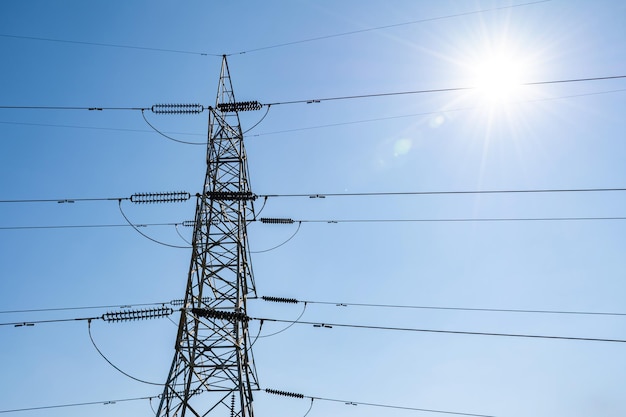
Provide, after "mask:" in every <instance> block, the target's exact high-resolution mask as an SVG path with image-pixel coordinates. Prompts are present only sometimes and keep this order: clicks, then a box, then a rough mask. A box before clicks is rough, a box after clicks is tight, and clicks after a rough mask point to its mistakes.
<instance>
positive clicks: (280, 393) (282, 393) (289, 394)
mask: <svg viewBox="0 0 626 417" xmlns="http://www.w3.org/2000/svg"><path fill="white" fill-rule="evenodd" d="M264 391H265V392H267V393H268V394H272V395H277V396H281V397H291V398H298V399H304V398H308V399H311V400H312V401H315V400H318V401H331V402H339V403H343V404H345V405H351V406H356V405H363V406H368V407H379V408H390V409H396V410H407V411H421V412H427V413H438V414H451V415H457V416H471V417H494V416H491V415H487V414H475V413H463V412H459V411H446V410H435V409H429V408H416V407H407V406H398V405H391V404H377V403H369V402H363V401H351V400H338V399H334V398H325V397H314V396H310V395H304V394H300V393H297V392H289V391H282V390H277V389H271V388H266V389H265V390H264Z"/></svg>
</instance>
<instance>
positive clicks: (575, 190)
mask: <svg viewBox="0 0 626 417" xmlns="http://www.w3.org/2000/svg"><path fill="white" fill-rule="evenodd" d="M615 191H626V188H535V189H522V190H513V189H509V190H451V191H398V192H356V193H313V194H259V195H258V196H259V197H261V198H264V197H272V198H275V197H308V198H326V197H371V196H409V195H455V194H458V195H462V194H535V193H537V194H539V193H589V192H615ZM1 202H2V201H0V203H1Z"/></svg>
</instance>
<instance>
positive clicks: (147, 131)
mask: <svg viewBox="0 0 626 417" xmlns="http://www.w3.org/2000/svg"><path fill="white" fill-rule="evenodd" d="M0 124H5V125H18V126H40V127H64V128H68V129H89V130H110V131H114V132H137V133H154V130H148V129H124V128H115V127H102V126H77V125H59V124H52V123H27V122H9V121H0ZM164 133H170V134H175V135H190V136H206V134H205V133H189V132H164Z"/></svg>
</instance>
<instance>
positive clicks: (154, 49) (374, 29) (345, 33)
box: [0, 0, 550, 57]
mask: <svg viewBox="0 0 626 417" xmlns="http://www.w3.org/2000/svg"><path fill="white" fill-rule="evenodd" d="M548 1H550V0H541V1H534V2H529V3H522V4H516V5H511V6H502V7H495V8H491V9H482V10H475V11H471V12H464V13H457V14H453V15H447V16H439V17H432V18H428V19H420V20H413V21H410V22H404V23H396V24H392V25H385V26H377V27H373V28H367V29H360V30H353V31H349V32H342V33H335V34H332V35H324V36H318V37H314V38H308V39H301V40H297V41H292V42H283V43H278V44H274V45H269V46H263V47H259V48H253V49H247V50H243V51H239V52H234V53H230V54H226V55H227V56H231V55H243V54H246V53H251V52H257V51H263V50H267V49H275V48H281V47H284V46H290V45H296V44H302V43H307V42H314V41H319V40H324V39H331V38H338V37H342V36H348V35H354V34H358V33H364V32H371V31H376V30H382V29H390V28H394V27H400V26H408V25H414V24H418V23H425V22H432V21H436V20H443V19H451V18H455V17H462V16H469V15H473V14H480V13H487V12H492V11H497V10H504V9H513V8H516V7H522V6H530V5H533V4H539V3H545V2H548ZM0 37H3V38H10V39H24V40H35V41H44V42H56V43H66V44H74V45H87V46H101V47H108V48H122V49H134V50H142V51H152V52H163V53H176V54H186V55H199V56H213V57H222V56H223V54H216V53H209V52H201V51H188V50H182V49H167V48H153V47H146V46H133V45H122V44H113V43H102V42H88V41H76V40H68V39H58V38H50V37H43V36H26V35H13V34H6V33H5V34H0Z"/></svg>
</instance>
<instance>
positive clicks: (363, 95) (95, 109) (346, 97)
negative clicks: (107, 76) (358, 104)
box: [0, 75, 626, 114]
mask: <svg viewBox="0 0 626 417" xmlns="http://www.w3.org/2000/svg"><path fill="white" fill-rule="evenodd" d="M623 78H626V75H610V76H603V77H587V78H572V79H561V80H549V81H534V82H527V83H521V84H519V85H521V86H533V85H548V84H565V83H578V82H590V81H605V80H616V79H623ZM475 89H476V87H451V88H436V89H428V90H410V91H395V92H388V93H372V94H359V95H351V96H335V97H326V98H314V99H306V100H292V101H279V102H274V103H265V104H263V106H278V105H283V104H301V103H307V104H312V103H321V102H323V101H337V100H354V99H362V98H374V97H391V96H401V95H413V94H427V93H444V92H453V91H467V90H475ZM259 104H260V103H259ZM157 106H158V105H157ZM193 106H197V107H198V109H194V110H193V111H191V112H192V113H194V114H199V113H201V112H202V111H204V110H206V109H211V106H204V105H201V104H195V105H193ZM154 107H155V106H151V107H71V106H15V105H4V106H0V109H18V110H20V109H21V110H90V111H102V110H133V111H145V110H153V108H154ZM200 109H201V110H200ZM153 111H154V110H153ZM165 113H172V114H174V113H177V112H176V111H165Z"/></svg>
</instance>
